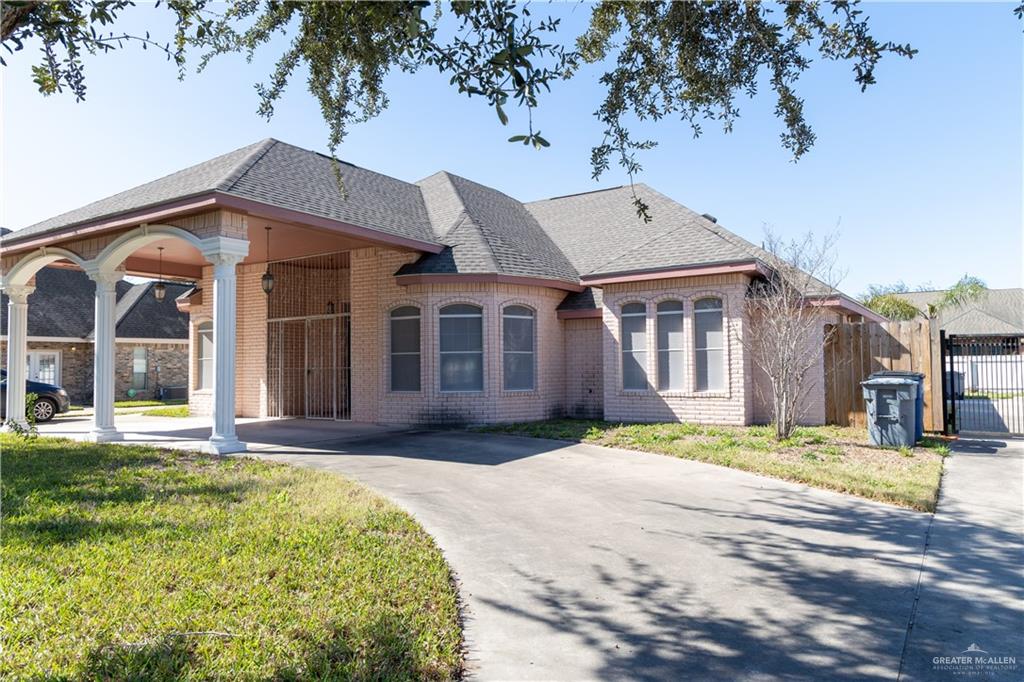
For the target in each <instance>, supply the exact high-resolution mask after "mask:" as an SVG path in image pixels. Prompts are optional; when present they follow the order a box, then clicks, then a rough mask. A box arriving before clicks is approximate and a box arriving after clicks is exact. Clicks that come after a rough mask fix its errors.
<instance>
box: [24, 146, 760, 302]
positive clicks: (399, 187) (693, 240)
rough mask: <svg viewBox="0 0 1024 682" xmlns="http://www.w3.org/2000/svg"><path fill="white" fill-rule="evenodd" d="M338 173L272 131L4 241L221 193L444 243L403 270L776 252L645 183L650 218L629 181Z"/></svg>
mask: <svg viewBox="0 0 1024 682" xmlns="http://www.w3.org/2000/svg"><path fill="white" fill-rule="evenodd" d="M334 171H335V166H334V163H333V161H332V160H331V158H330V157H327V156H325V155H322V154H318V153H316V152H311V151H308V150H305V149H301V148H299V147H295V146H292V145H289V144H286V143H283V142H279V141H277V140H273V139H267V140H263V141H261V142H257V143H255V144H252V145H249V146H247V147H243V148H241V149H237V150H235V151H233V152H229V153H228V154H224V155H222V156H219V157H216V158H214V159H211V160H209V161H205V162H203V163H200V164H198V165H196V166H192V167H191V168H187V169H185V170H182V171H179V172H177V173H172V174H171V175H168V176H166V177H163V178H160V179H158V180H154V181H153V182H150V183H146V184H144V185H140V186H139V187H136V188H134V189H130V190H127V191H125V192H122V193H120V194H117V195H114V196H112V197H108V198H107V199H103V200H100V201H97V202H94V203H92V204H89V205H87V206H84V207H82V208H79V209H76V210H74V211H71V212H69V213H65V214H63V215H60V216H57V217H55V218H51V219H49V220H45V221H43V222H41V223H37V224H36V225H32V226H30V227H27V228H25V229H23V230H20V231H18V232H17V233H15V234H13V235H9V236H7V237H5V238H4V241H5V242H6V241H7V240H10V239H11V238H12V237H13V238H14V239H20V238H22V237H24V236H28V235H38V234H42V233H45V232H48V231H51V230H59V229H62V228H66V227H71V226H73V225H77V224H80V223H84V222H89V221H92V220H96V219H100V218H106V217H111V216H115V215H117V214H120V213H124V212H126V211H131V210H136V209H140V208H145V207H149V206H155V205H158V204H163V203H166V202H169V201H173V200H176V199H183V198H187V197H189V196H193V195H200V194H205V193H209V192H214V191H215V192H218V193H222V194H226V195H231V196H235V197H240V198H243V199H249V200H253V201H257V202H261V203H264V204H268V205H271V206H275V207H281V208H286V209H290V210H295V211H301V212H303V213H307V214H311V215H315V216H319V217H324V218H329V219H333V220H338V221H341V222H346V223H349V224H353V225H357V226H360V227H364V228H369V229H372V230H377V231H379V232H381V233H384V234H390V235H394V236H400V237H405V238H410V239H415V240H419V241H423V242H429V243H433V244H442V245H444V247H445V248H444V250H443V251H442V252H441V253H438V254H426V255H424V256H422V257H421V258H420V259H419V260H417V261H416V262H415V263H412V264H409V265H406V266H403V267H402V269H401V270H400V271H399V273H400V274H447V273H471V274H484V273H486V274H506V275H517V276H523V277H536V278H543V279H554V280H561V281H565V282H571V283H574V284H575V283H578V282H579V280H580V277H581V276H589V275H599V274H611V273H619V272H630V271H643V270H659V269H666V268H678V267H687V266H697V265H711V264H720V263H734V262H740V261H750V260H755V259H757V260H761V261H764V262H768V263H770V262H771V256H770V254H767V253H765V252H764V251H763V250H761V249H759V248H758V247H756V246H754V245H753V244H751V243H749V242H747V241H745V240H743V239H742V238H740V237H738V236H737V235H734V234H732V233H731V232H729V231H728V230H726V229H724V228H723V227H721V226H719V225H717V224H716V223H714V222H712V221H710V220H708V219H706V218H704V217H703V216H701V215H698V214H697V213H695V212H694V211H691V210H690V209H688V208H686V207H685V206H682V205H681V204H679V203H677V202H675V201H673V200H672V199H670V198H668V197H666V196H665V195H663V194H661V193H659V192H656V191H655V190H653V189H651V188H650V187H647V186H646V185H643V184H640V185H637V186H636V191H637V193H638V194H639V195H640V196H641V198H642V199H643V200H644V201H646V202H647V204H648V205H649V206H650V210H651V214H652V216H653V220H652V221H651V222H650V223H644V222H643V221H642V220H640V219H639V218H638V217H637V215H636V211H635V209H634V207H633V204H632V194H631V191H630V189H629V188H625V187H620V188H614V189H610V190H603V191H597V192H589V193H584V194H577V195H572V196H567V197H557V198H554V199H547V200H543V201H535V202H531V203H528V204H522V203H520V202H519V201H517V200H516V199H513V198H512V197H510V196H508V195H506V194H503V193H502V192H499V191H497V190H495V189H491V188H489V187H485V186H483V185H480V184H478V183H475V182H472V181H470V180H467V179H465V178H461V177H459V176H456V175H452V174H450V173H446V172H441V173H436V174H434V175H432V176H430V177H428V178H425V179H423V180H421V181H420V182H418V183H416V184H411V183H407V182H404V181H401V180H396V179H394V178H391V177H388V176H386V175H382V174H380V173H374V172H372V171H368V170H365V169H362V168H359V167H357V166H353V165H351V164H347V163H340V172H341V175H342V179H343V184H344V189H345V192H346V193H347V194H346V195H345V196H343V195H342V193H341V190H340V188H339V187H338V185H337V181H336V178H335V173H334ZM90 291H91V289H90ZM89 307H90V309H91V305H90V306H89Z"/></svg>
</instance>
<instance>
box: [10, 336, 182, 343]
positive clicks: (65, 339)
mask: <svg viewBox="0 0 1024 682" xmlns="http://www.w3.org/2000/svg"><path fill="white" fill-rule="evenodd" d="M6 340H7V334H2V335H0V341H6ZM28 341H29V342H35V343H87V344H89V345H90V346H91V345H92V339H82V338H79V337H77V336H30V337H28ZM115 341H116V342H117V343H134V344H140V343H141V344H149V343H164V344H173V345H176V346H187V345H188V339H147V338H143V337H136V336H125V337H121V338H118V339H115Z"/></svg>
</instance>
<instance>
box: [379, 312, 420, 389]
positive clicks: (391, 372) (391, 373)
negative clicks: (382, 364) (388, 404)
mask: <svg viewBox="0 0 1024 682" xmlns="http://www.w3.org/2000/svg"><path fill="white" fill-rule="evenodd" d="M402 308H415V309H416V314H415V315H397V316H396V315H395V314H394V313H395V312H396V311H397V310H401V309H402ZM395 320H419V323H420V327H419V334H418V338H417V349H416V350H415V351H395V350H394V347H395V345H394V340H395V328H394V326H392V324H391V323H392V322H394V321H395ZM388 351H389V357H388V361H389V366H388V391H390V392H391V393H421V392H422V391H423V310H422V309H421V308H420V307H419V306H416V305H412V304H403V305H400V306H395V307H394V308H392V309H391V310H390V311H389V312H388ZM396 355H403V356H404V355H415V356H416V357H417V358H419V362H418V363H416V367H417V369H418V371H419V376H417V377H416V379H417V382H416V383H417V384H418V385H419V388H416V389H405V388H395V363H394V361H393V358H394V357H395V356H396Z"/></svg>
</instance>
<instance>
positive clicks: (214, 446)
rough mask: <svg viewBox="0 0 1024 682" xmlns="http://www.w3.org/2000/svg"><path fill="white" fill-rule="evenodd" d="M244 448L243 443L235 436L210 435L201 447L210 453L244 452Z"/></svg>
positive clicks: (245, 448)
mask: <svg viewBox="0 0 1024 682" xmlns="http://www.w3.org/2000/svg"><path fill="white" fill-rule="evenodd" d="M246 450H247V447H246V445H245V443H243V442H242V441H240V440H238V438H237V437H235V436H231V437H229V438H225V437H223V436H211V437H210V440H208V441H206V445H205V446H204V447H203V451H204V452H207V453H209V454H211V455H230V454H232V453H234V452H245V451H246Z"/></svg>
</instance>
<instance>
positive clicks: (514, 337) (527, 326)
mask: <svg viewBox="0 0 1024 682" xmlns="http://www.w3.org/2000/svg"><path fill="white" fill-rule="evenodd" d="M502 347H503V348H504V358H503V366H504V367H503V369H504V386H505V390H507V391H529V390H532V389H533V388H534V386H535V381H534V314H533V311H532V310H530V309H529V308H527V307H525V306H517V305H513V306H508V307H507V308H505V310H504V313H503V315H502Z"/></svg>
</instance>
